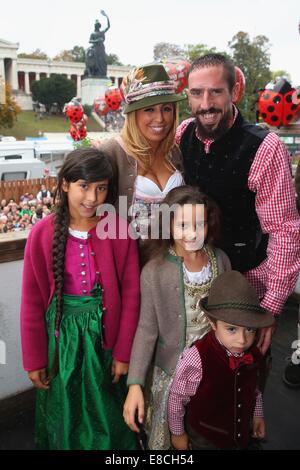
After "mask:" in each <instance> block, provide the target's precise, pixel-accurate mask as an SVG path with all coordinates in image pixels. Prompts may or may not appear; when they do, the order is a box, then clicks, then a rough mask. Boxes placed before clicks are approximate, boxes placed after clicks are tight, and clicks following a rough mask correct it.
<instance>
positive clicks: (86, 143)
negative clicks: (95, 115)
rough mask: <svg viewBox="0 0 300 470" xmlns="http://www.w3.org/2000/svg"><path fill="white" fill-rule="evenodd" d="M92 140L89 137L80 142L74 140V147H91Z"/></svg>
mask: <svg viewBox="0 0 300 470" xmlns="http://www.w3.org/2000/svg"><path fill="white" fill-rule="evenodd" d="M91 146H92V144H91V141H90V139H89V138H88V137H85V138H84V139H82V140H80V141H79V142H74V148H75V149H80V148H82V147H91Z"/></svg>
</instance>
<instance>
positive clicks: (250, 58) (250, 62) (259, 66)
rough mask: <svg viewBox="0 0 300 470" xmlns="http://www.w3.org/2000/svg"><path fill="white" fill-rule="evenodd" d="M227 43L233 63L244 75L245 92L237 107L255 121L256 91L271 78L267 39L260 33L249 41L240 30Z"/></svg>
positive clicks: (246, 116)
mask: <svg viewBox="0 0 300 470" xmlns="http://www.w3.org/2000/svg"><path fill="white" fill-rule="evenodd" d="M228 45H229V48H230V49H231V51H232V59H233V61H234V63H235V64H236V65H237V66H238V67H240V69H241V70H242V72H243V73H244V75H245V81H246V86H245V94H244V96H243V98H242V100H241V101H240V103H239V108H240V109H241V111H242V112H243V115H244V116H245V118H246V119H248V120H249V121H252V122H255V120H256V103H257V98H258V91H259V90H260V89H263V88H264V87H265V85H266V84H267V83H268V82H269V81H270V80H271V71H270V53H269V49H270V43H269V39H268V38H267V37H266V36H262V35H260V36H256V37H254V38H253V40H252V41H251V39H250V37H249V34H248V33H245V32H243V31H240V32H238V33H237V34H236V35H235V36H233V38H232V39H231V41H229V43H228Z"/></svg>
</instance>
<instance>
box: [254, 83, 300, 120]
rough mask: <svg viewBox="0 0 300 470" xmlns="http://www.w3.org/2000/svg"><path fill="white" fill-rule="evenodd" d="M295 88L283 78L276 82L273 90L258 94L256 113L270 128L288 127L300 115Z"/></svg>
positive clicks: (299, 105)
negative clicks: (257, 112)
mask: <svg viewBox="0 0 300 470" xmlns="http://www.w3.org/2000/svg"><path fill="white" fill-rule="evenodd" d="M295 91H296V90H295V88H292V87H291V84H290V83H289V82H288V81H287V80H286V79H284V78H282V79H280V80H278V82H277V83H276V84H275V85H274V88H273V90H271V89H267V90H263V91H262V92H261V93H260V96H259V99H258V111H259V114H260V116H261V117H262V119H263V120H264V121H265V122H266V123H267V124H269V125H270V126H276V127H280V126H288V125H289V124H290V123H291V122H293V121H295V120H296V119H297V117H298V116H299V113H300V101H299V100H298V101H297V100H295V99H294V96H295Z"/></svg>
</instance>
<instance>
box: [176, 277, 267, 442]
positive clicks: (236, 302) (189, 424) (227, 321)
mask: <svg viewBox="0 0 300 470" xmlns="http://www.w3.org/2000/svg"><path fill="white" fill-rule="evenodd" d="M202 308H203V310H204V312H205V313H206V314H207V316H208V318H209V320H210V322H211V326H212V330H211V331H210V332H209V333H207V335H206V336H205V337H204V338H202V339H201V340H198V341H196V342H195V343H194V345H193V346H192V347H191V348H189V349H187V350H186V351H185V353H184V354H183V356H182V358H181V359H180V361H179V363H178V365H177V370H176V374H175V377H174V381H173V383H172V386H171V388H170V393H169V399H168V422H169V428H170V431H171V441H172V445H173V447H174V448H175V449H177V450H187V449H189V448H192V449H194V450H202V449H246V448H247V446H248V445H249V441H250V437H251V432H252V435H253V436H254V437H257V438H263V437H264V436H265V422H264V418H263V409H262V396H261V393H260V392H259V390H258V388H257V385H258V378H259V373H260V367H261V363H262V359H263V356H262V355H261V353H260V352H259V350H258V349H257V347H256V346H255V340H256V337H257V330H258V329H259V328H265V327H268V326H271V325H273V324H274V318H273V316H272V315H271V314H270V313H269V312H267V311H266V310H265V309H263V308H262V307H260V305H259V301H258V298H257V296H256V294H255V292H254V290H253V288H252V287H251V286H250V284H249V283H248V281H247V280H246V278H245V277H244V276H243V275H242V274H240V273H239V272H237V271H228V272H225V273H223V274H221V275H220V276H218V277H217V278H216V279H215V281H214V282H213V283H212V287H211V290H210V294H209V297H208V299H205V300H204V301H202ZM251 424H252V425H251ZM251 428H252V429H251Z"/></svg>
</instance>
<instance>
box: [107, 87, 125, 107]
mask: <svg viewBox="0 0 300 470" xmlns="http://www.w3.org/2000/svg"><path fill="white" fill-rule="evenodd" d="M122 99H123V98H122V95H121V92H120V90H119V88H118V87H110V88H108V89H107V90H106V92H105V102H106V104H107V106H108V107H109V109H111V110H112V111H117V110H118V109H119V108H120V104H121V103H122Z"/></svg>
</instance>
